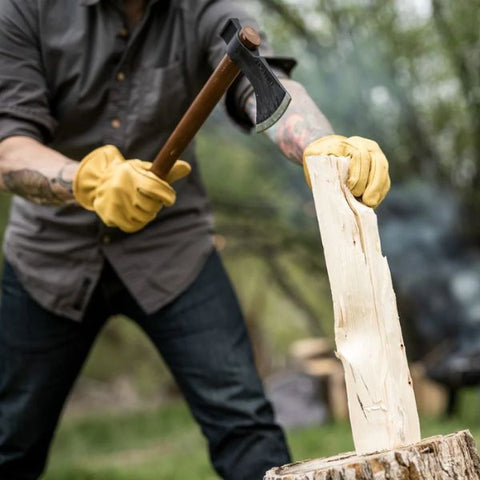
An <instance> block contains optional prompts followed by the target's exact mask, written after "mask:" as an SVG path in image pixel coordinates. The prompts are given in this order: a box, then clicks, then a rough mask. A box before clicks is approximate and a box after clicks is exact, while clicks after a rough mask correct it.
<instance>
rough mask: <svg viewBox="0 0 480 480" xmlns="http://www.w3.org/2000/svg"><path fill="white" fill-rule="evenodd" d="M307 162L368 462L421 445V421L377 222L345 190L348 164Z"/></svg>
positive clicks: (338, 335) (357, 439)
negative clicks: (376, 455)
mask: <svg viewBox="0 0 480 480" xmlns="http://www.w3.org/2000/svg"><path fill="white" fill-rule="evenodd" d="M306 162H307V167H308V170H309V173H310V178H311V182H312V192H313V195H314V200H315V208H316V212H317V218H318V223H319V227H320V234H321V237H322V244H323V250H324V254H325V260H326V265H327V270H328V277H329V280H330V288H331V291H332V298H333V307H334V316H335V342H336V354H337V356H338V358H339V359H340V360H341V361H342V364H343V367H344V370H345V383H346V388H347V396H348V408H349V414H350V423H351V426H352V433H353V440H354V444H355V450H356V452H357V453H358V454H363V453H370V452H375V451H381V450H391V449H394V448H397V447H399V446H404V445H409V444H413V443H416V442H418V441H419V440H420V427H419V420H418V413H417V408H416V404H415V396H414V392H413V387H412V380H411V377H410V373H409V369H408V364H407V358H406V354H405V346H404V343H403V338H402V332H401V328H400V322H399V319H398V313H397V306H396V299H395V293H394V291H393V287H392V281H391V275H390V270H389V268H388V264H387V260H386V259H385V257H384V256H383V255H382V252H381V246H380V237H379V234H378V227H377V217H376V215H375V213H374V211H373V210H372V209H371V208H369V207H366V206H365V205H363V204H362V203H360V202H358V201H357V200H356V199H355V198H354V197H353V196H352V195H351V193H350V191H349V189H348V188H347V187H346V186H345V180H346V176H347V166H348V159H346V158H339V157H319V156H312V157H308V158H307V159H306ZM399 241H401V239H399ZM319 254H320V252H319ZM319 478H324V477H319ZM325 478H326V477H325ZM339 478H340V477H339ZM342 478H343V477H342ZM345 478H347V477H345ZM348 478H354V477H348ZM421 478H423V477H421ZM425 478H427V477H425ZM432 478H433V477H432ZM442 478H443V477H442Z"/></svg>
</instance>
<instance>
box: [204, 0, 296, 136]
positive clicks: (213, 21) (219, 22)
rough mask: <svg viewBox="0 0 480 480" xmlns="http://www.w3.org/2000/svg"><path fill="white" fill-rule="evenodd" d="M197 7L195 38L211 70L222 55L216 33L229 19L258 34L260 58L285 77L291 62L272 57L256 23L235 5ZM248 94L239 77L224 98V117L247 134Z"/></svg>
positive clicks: (219, 1) (217, 2) (215, 2)
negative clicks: (196, 36)
mask: <svg viewBox="0 0 480 480" xmlns="http://www.w3.org/2000/svg"><path fill="white" fill-rule="evenodd" d="M199 3H201V8H200V11H199V14H198V15H197V19H198V24H197V28H198V35H199V38H200V39H201V42H202V46H203V48H204V49H205V51H206V52H207V58H208V62H209V64H210V66H211V68H212V69H214V68H215V67H216V66H217V65H218V64H219V63H220V61H221V60H222V58H223V56H224V55H225V46H226V44H225V41H224V40H223V39H222V38H221V36H220V32H221V31H222V29H223V27H224V26H225V24H226V23H227V21H228V20H229V19H230V18H238V19H239V21H240V24H241V25H242V26H245V25H249V26H251V27H253V28H254V29H255V30H257V31H258V32H260V35H261V38H262V43H261V46H260V49H259V50H260V55H262V56H263V57H264V58H265V60H266V61H267V62H268V63H269V65H270V66H271V67H272V69H273V70H274V72H275V73H276V74H277V76H278V77H289V75H290V72H291V70H292V69H293V68H294V66H295V65H296V61H295V60H294V59H292V58H287V57H277V56H275V55H274V53H273V51H272V48H271V47H270V45H269V43H268V40H267V38H266V36H265V34H264V33H263V32H262V31H261V30H260V27H259V25H258V23H257V21H256V20H255V19H254V18H253V17H252V16H251V15H248V14H247V13H246V12H245V11H244V9H243V8H241V7H240V6H239V5H238V4H237V3H236V2H234V1H233V0H210V1H204V2H199ZM251 93H253V87H252V85H251V83H250V82H249V81H248V79H247V78H246V77H245V76H244V75H243V74H240V75H239V76H238V78H237V79H236V80H235V82H234V83H233V84H232V86H231V87H230V88H229V90H228V91H227V94H226V96H225V107H226V110H227V113H228V115H229V116H230V118H231V119H232V120H233V121H234V122H235V123H236V124H237V125H238V126H239V127H241V128H243V129H244V130H250V129H251V128H252V127H253V126H254V125H253V124H252V122H251V120H250V119H249V118H248V116H247V115H246V113H245V109H244V106H245V102H246V100H247V98H248V97H249V96H250V94H251Z"/></svg>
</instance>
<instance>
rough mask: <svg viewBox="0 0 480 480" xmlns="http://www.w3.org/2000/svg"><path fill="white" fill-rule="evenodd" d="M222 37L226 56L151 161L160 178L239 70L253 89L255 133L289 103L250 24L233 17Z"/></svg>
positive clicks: (287, 95) (183, 148) (269, 124)
mask: <svg viewBox="0 0 480 480" xmlns="http://www.w3.org/2000/svg"><path fill="white" fill-rule="evenodd" d="M221 36H222V38H223V39H224V40H225V42H226V44H227V51H226V54H225V56H224V57H223V59H222V61H221V62H220V63H219V65H218V66H217V68H216V69H215V70H214V72H213V73H212V75H211V76H210V78H209V79H208V80H207V82H206V83H205V85H204V86H203V88H202V90H201V91H200V92H199V94H198V95H197V97H196V98H195V100H194V101H193V103H192V104H191V105H190V107H189V108H188V110H187V111H186V112H185V114H184V115H183V117H182V119H181V120H180V122H179V123H178V125H177V126H176V127H175V129H174V130H173V132H172V133H171V135H170V137H169V138H168V139H167V141H166V142H165V144H164V146H163V147H162V149H161V150H160V152H159V153H158V154H157V156H156V157H155V160H154V161H153V163H152V167H151V169H150V170H151V171H152V172H153V173H155V175H157V176H158V177H160V178H165V177H166V176H167V174H168V172H169V171H170V169H171V168H172V166H173V164H174V163H175V161H176V160H177V159H178V158H179V157H180V155H181V154H182V152H183V151H184V150H185V148H186V147H187V145H188V144H189V143H190V142H191V140H192V139H193V137H194V136H195V134H196V133H197V132H198V130H199V129H200V127H201V126H202V125H203V123H204V122H205V120H206V119H207V118H208V116H209V115H210V113H211V112H212V110H213V109H214V108H215V106H216V105H217V103H218V102H219V101H220V99H221V98H222V96H223V94H224V93H225V92H226V91H227V89H228V87H229V86H230V85H231V84H232V83H233V81H234V80H235V78H236V77H237V76H238V74H239V73H240V72H243V73H244V74H245V76H246V77H247V78H248V80H249V81H250V82H251V84H252V86H253V90H254V92H255V97H256V102H257V118H256V131H257V132H262V131H263V130H266V129H267V128H269V127H271V126H272V125H273V124H274V123H275V122H276V121H278V120H279V119H280V117H281V116H282V115H283V113H284V112H285V110H286V109H287V107H288V105H289V103H290V95H289V94H288V92H287V91H286V90H285V88H284V87H283V85H282V84H281V83H280V81H279V80H278V78H277V77H276V76H275V74H274V73H273V72H272V70H271V69H270V67H269V66H268V63H267V62H266V60H265V59H264V58H262V57H261V56H260V54H259V53H258V47H259V46H260V43H261V41H260V35H259V34H258V33H257V32H256V31H255V30H254V29H253V28H252V27H249V26H245V27H242V26H241V25H240V22H239V21H238V19H236V18H232V19H230V20H229V21H228V22H227V24H226V25H225V27H224V28H223V30H222V33H221Z"/></svg>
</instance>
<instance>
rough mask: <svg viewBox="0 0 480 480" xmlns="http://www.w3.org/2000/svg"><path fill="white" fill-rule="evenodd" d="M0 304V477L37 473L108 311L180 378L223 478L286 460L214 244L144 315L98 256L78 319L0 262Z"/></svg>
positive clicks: (256, 472)
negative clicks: (30, 289)
mask: <svg viewBox="0 0 480 480" xmlns="http://www.w3.org/2000/svg"><path fill="white" fill-rule="evenodd" d="M2 290H3V296H2V304H1V309H0V479H1V480H32V479H37V478H38V477H39V476H40V475H41V473H42V471H43V470H44V467H45V462H46V458H47V454H48V449H49V445H50V443H51V439H52V436H53V434H54V431H55V428H56V425H57V422H58V418H59V415H60V412H61V410H62V407H63V405H64V402H65V399H66V397H67V395H68V393H69V392H70V390H71V387H72V385H73V383H74V381H75V379H76V377H77V375H78V373H79V372H80V369H81V367H82V365H83V363H84V360H85V358H86V357H87V355H88V352H89V351H90V348H91V346H92V343H93V342H94V340H95V338H96V336H97V334H98V333H99V332H100V330H101V328H102V326H103V325H104V324H105V322H106V320H107V319H108V318H109V317H110V316H111V315H114V314H119V313H121V314H124V315H126V316H128V317H130V318H131V319H132V320H134V321H135V322H136V323H137V324H138V325H139V326H140V327H141V328H142V329H143V331H144V332H145V333H146V334H147V336H148V337H149V338H150V339H151V340H152V342H153V343H154V344H155V346H156V348H157V349H158V351H159V353H160V354H161V355H162V356H163V358H164V360H165V362H166V364H167V365H168V367H169V368H170V370H171V372H172V374H173V376H174V377H175V379H176V381H177V382H178V385H179V387H180V388H181V390H182V392H183V394H184V396H185V399H186V400H187V402H188V405H189V407H190V409H191V411H192V413H193V415H194V417H195V419H196V420H197V421H198V423H199V424H200V427H201V429H202V432H203V434H204V435H205V437H206V438H207V440H208V445H209V450H210V456H211V460H212V463H213V466H214V467H215V469H216V470H217V472H218V474H219V475H220V476H221V477H222V478H224V479H231V480H240V479H242V480H243V479H244V480H247V479H248V480H260V479H261V478H262V476H263V474H264V472H265V471H266V470H267V469H268V468H270V467H272V466H274V465H282V464H285V463H288V462H289V461H290V457H289V453H288V449H287V447H286V443H285V438H284V435H283V432H282V430H281V429H280V428H279V427H278V425H276V424H275V422H274V419H273V414H272V409H271V405H270V404H269V402H268V401H267V400H266V398H265V395H264V392H263V387H262V384H261V381H260V379H259V377H258V374H257V371H256V368H255V365H254V361H253V356H252V351H251V347H250V342H249V338H248V334H247V331H246V328H245V324H244V320H243V317H242V315H241V312H240V309H239V307H238V303H237V300H236V297H235V294H234V292H233V290H232V288H231V285H230V282H229V280H228V278H227V275H226V274H225V271H224V269H223V266H222V264H221V261H220V259H219V257H218V255H217V254H216V253H213V254H212V255H211V256H210V257H209V259H208V260H207V262H206V265H205V266H204V268H203V270H202V271H201V273H200V274H199V276H198V278H197V279H196V280H195V281H194V283H193V284H192V285H191V286H190V287H189V288H188V289H187V290H186V291H185V292H184V293H182V294H181V295H180V296H179V297H178V298H177V299H176V300H175V301H173V302H172V303H170V304H169V305H167V306H166V307H164V308H162V309H161V310H160V311H158V312H156V313H155V314H153V315H146V314H145V313H144V312H143V311H142V310H141V309H140V307H139V306H138V305H137V303H136V302H135V300H134V299H133V298H132V297H131V295H130V294H129V293H128V291H127V290H126V288H125V287H124V286H123V284H122V283H121V281H120V280H119V279H118V277H117V276H116V274H115V272H114V271H113V269H112V268H111V267H110V266H109V265H108V264H106V265H105V268H104V270H103V272H102V276H101V280H100V282H99V284H98V286H97V288H96V290H95V293H94V295H93V297H92V299H91V302H90V304H89V306H88V309H87V313H86V315H85V319H84V321H83V322H80V323H77V322H73V321H70V320H67V319H65V318H61V317H58V316H57V315H54V314H52V313H50V312H48V311H46V310H45V309H43V308H42V307H41V306H39V305H38V304H37V303H36V302H35V301H34V300H33V299H32V298H31V297H30V296H29V295H28V293H27V292H26V291H25V290H24V289H23V287H22V285H21V284H20V282H19V281H18V279H17V278H16V276H15V273H14V272H13V270H12V268H11V266H10V265H9V264H8V263H7V264H5V270H4V276H3V284H2Z"/></svg>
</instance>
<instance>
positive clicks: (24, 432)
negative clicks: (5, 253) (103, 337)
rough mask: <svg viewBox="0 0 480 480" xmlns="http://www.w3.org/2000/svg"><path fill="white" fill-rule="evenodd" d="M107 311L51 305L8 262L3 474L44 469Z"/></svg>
mask: <svg viewBox="0 0 480 480" xmlns="http://www.w3.org/2000/svg"><path fill="white" fill-rule="evenodd" d="M92 306H93V305H92ZM105 316H106V315H104V312H102V310H101V308H100V307H99V306H98V305H95V306H93V308H91V309H90V311H89V314H87V319H88V320H86V321H84V322H82V323H77V322H73V321H71V320H68V319H65V318H62V317H58V316H57V315H54V314H52V313H50V312H48V311H46V310H45V309H43V308H42V307H41V306H39V305H38V304H37V303H36V302H35V301H34V300H33V299H32V298H31V297H30V296H29V295H28V293H27V292H26V291H25V290H24V289H23V287H22V285H21V284H20V282H19V281H18V279H17V278H16V276H15V273H14V272H13V270H12V268H11V267H10V265H9V264H5V269H4V275H3V282H2V303H1V308H0V478H1V479H2V480H34V479H37V478H38V477H39V476H40V475H41V473H42V471H43V469H44V466H45V462H46V457H47V453H48V449H49V445H50V442H51V439H52V436H53V432H54V430H55V427H56V424H57V421H58V418H59V415H60V412H61V410H62V407H63V404H64V401H65V398H66V396H67V395H68V392H69V391H70V389H71V386H72V384H73V382H74V380H75V378H76V377H77V375H78V372H79V370H80V368H81V366H82V364H83V362H84V360H85V357H86V355H87V353H88V351H89V350H90V347H91V345H92V342H93V340H94V338H95V336H96V334H97V333H98V330H99V329H100V327H101V325H102V320H100V319H103V317H105Z"/></svg>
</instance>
